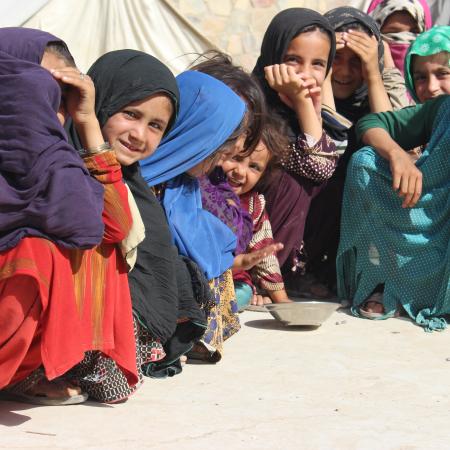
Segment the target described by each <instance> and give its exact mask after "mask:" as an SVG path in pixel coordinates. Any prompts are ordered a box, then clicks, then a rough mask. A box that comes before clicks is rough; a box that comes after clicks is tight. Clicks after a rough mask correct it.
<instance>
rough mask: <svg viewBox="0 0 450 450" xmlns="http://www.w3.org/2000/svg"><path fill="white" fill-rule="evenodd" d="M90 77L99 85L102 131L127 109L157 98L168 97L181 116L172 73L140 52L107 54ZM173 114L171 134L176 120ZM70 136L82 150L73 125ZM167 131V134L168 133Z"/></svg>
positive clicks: (97, 97)
mask: <svg viewBox="0 0 450 450" xmlns="http://www.w3.org/2000/svg"><path fill="white" fill-rule="evenodd" d="M88 75H89V76H90V77H91V78H92V81H93V82H94V85H95V114H96V115H97V119H98V121H99V122H100V127H103V125H105V123H106V121H107V120H108V119H109V118H110V117H111V116H112V115H113V114H115V113H116V112H118V111H120V110H121V109H122V108H123V107H124V106H126V105H128V104H130V103H132V102H135V101H138V100H142V99H145V98H147V97H149V96H150V95H154V94H160V93H162V94H166V95H167V96H168V97H169V98H170V99H171V101H172V103H173V107H174V111H175V112H176V113H177V112H178V106H179V105H178V103H179V98H180V94H179V92H178V86H177V83H176V81H175V78H174V76H173V74H172V72H171V71H170V70H169V69H168V67H166V66H165V65H164V64H163V63H162V62H161V61H159V60H158V59H156V58H155V57H153V56H151V55H148V54H147V53H144V52H140V51H138V50H115V51H112V52H108V53H105V54H104V55H103V56H101V57H100V58H99V59H97V61H96V62H95V63H94V64H93V65H92V66H91V68H90V69H89V71H88ZM176 113H175V114H173V116H172V118H171V121H170V123H169V125H168V127H167V130H169V129H170V127H171V126H172V125H173V123H174V121H175V119H176ZM68 128H69V134H70V137H71V139H72V140H73V142H74V143H75V145H76V147H77V148H81V147H82V146H81V143H80V141H79V139H78V135H77V133H76V130H75V128H74V127H73V124H69V126H68ZM167 130H166V131H167Z"/></svg>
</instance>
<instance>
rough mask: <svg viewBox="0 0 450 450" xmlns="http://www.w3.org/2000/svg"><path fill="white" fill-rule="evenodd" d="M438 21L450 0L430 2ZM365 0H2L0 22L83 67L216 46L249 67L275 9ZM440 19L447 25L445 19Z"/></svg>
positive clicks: (177, 62) (174, 61)
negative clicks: (37, 34)
mask: <svg viewBox="0 0 450 450" xmlns="http://www.w3.org/2000/svg"><path fill="white" fill-rule="evenodd" d="M429 1H430V3H432V7H433V12H434V14H435V17H438V18H439V21H440V23H442V21H444V23H446V24H448V23H449V16H450V1H449V0H429ZM369 2H370V0H349V1H348V0H2V1H1V2H0V26H25V27H31V28H39V29H43V30H46V31H49V32H50V33H53V34H55V35H56V36H58V37H60V38H61V39H63V40H64V41H66V42H67V44H68V46H69V48H70V50H71V52H72V53H73V55H74V57H75V60H76V62H77V64H78V66H79V68H80V69H81V70H82V71H86V70H87V69H88V68H89V67H90V65H91V64H92V62H94V61H95V60H96V59H97V58H98V57H99V56H100V55H102V54H104V53H105V52H107V51H110V50H116V49H121V48H134V49H138V50H143V51H145V52H147V53H150V54H152V55H154V56H156V57H157V58H159V59H160V60H162V61H164V62H165V63H166V64H167V65H168V66H169V67H170V68H171V69H172V70H173V72H174V73H179V72H181V71H183V70H185V69H186V68H187V67H188V66H189V64H190V63H192V62H193V61H194V60H195V58H196V57H197V55H198V54H200V53H203V52H204V51H206V50H208V49H211V48H217V49H220V50H223V51H225V52H226V53H229V54H230V55H232V56H233V58H234V61H235V62H237V63H239V64H241V65H243V66H244V67H245V68H247V69H251V68H252V67H253V65H254V63H255V60H256V57H257V55H258V53H259V46H260V43H261V40H262V35H263V33H264V31H265V29H266V27H267V25H268V23H269V22H270V20H271V18H272V17H273V16H274V15H275V14H276V13H277V12H278V11H280V10H282V9H285V8H288V7H292V6H305V7H309V8H312V9H316V10H318V11H320V12H324V11H326V10H328V9H331V8H334V7H336V6H340V5H344V4H347V5H348V4H351V5H352V6H355V7H358V8H361V9H363V10H365V9H366V8H367V5H368V3H369ZM445 21H446V22H445Z"/></svg>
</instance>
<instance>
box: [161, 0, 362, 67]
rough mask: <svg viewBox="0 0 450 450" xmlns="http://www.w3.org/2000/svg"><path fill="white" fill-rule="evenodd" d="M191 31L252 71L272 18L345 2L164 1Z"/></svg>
mask: <svg viewBox="0 0 450 450" xmlns="http://www.w3.org/2000/svg"><path fill="white" fill-rule="evenodd" d="M167 2H168V3H170V4H171V5H172V6H173V7H174V9H175V10H176V11H177V12H178V13H179V14H180V15H181V16H182V17H184V18H185V19H186V20H187V21H188V22H189V23H190V24H191V25H192V26H193V27H194V28H196V29H197V30H198V31H199V32H200V33H201V34H203V35H204V36H205V37H207V38H208V39H209V40H210V41H211V42H213V43H214V44H215V45H217V47H218V48H220V49H221V50H223V51H225V52H226V53H228V54H230V55H231V56H232V57H233V59H234V61H235V62H236V63H237V64H241V65H242V66H244V67H245V68H247V69H252V68H253V66H254V64H255V61H256V58H257V56H258V54H259V49H260V46H261V41H262V37H263V35H264V32H265V31H266V28H267V25H268V24H269V22H270V20H271V19H272V17H273V16H274V15H275V14H277V13H278V12H279V11H281V10H283V9H286V8H292V7H308V8H311V9H315V10H316V11H319V12H322V13H323V12H325V11H328V10H329V9H332V8H335V7H337V6H341V5H344V4H347V5H348V4H350V3H353V4H355V3H356V4H358V3H362V1H358V0H356V1H348V0H347V1H346V0H167Z"/></svg>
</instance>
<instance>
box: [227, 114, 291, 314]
mask: <svg viewBox="0 0 450 450" xmlns="http://www.w3.org/2000/svg"><path fill="white" fill-rule="evenodd" d="M280 127H281V130H282V128H283V127H282V126H281V124H280V123H279V122H278V121H275V120H274V119H273V118H272V119H268V121H267V123H266V126H265V127H264V130H263V133H262V139H261V140H260V142H259V144H258V146H257V148H256V149H255V150H254V151H253V152H252V153H251V154H250V155H248V154H246V153H245V152H242V153H239V154H236V155H234V156H232V157H230V158H228V159H226V160H225V161H224V162H223V163H222V169H223V171H224V172H225V175H226V177H227V180H228V183H229V184H230V186H231V188H232V189H233V191H234V192H235V193H236V194H237V195H239V198H240V201H241V207H242V208H243V209H244V210H246V211H248V212H249V213H250V215H251V218H252V221H253V237H252V239H251V241H250V243H249V245H248V247H247V252H248V253H255V252H258V251H259V250H261V249H263V248H266V247H267V246H269V245H272V244H274V242H275V241H274V239H273V235H272V227H271V224H270V221H269V217H268V216H267V213H266V210H265V204H266V201H265V198H264V195H262V194H260V193H259V191H258V189H259V188H261V187H262V186H263V184H266V185H267V184H269V183H270V181H271V178H272V174H273V171H274V169H275V167H276V164H277V162H278V161H279V157H280V156H281V154H282V153H284V152H285V147H286V146H287V140H286V136H284V135H283V134H282V132H280ZM233 279H234V282H235V289H236V297H237V302H238V306H239V309H240V310H242V309H244V308H245V307H246V306H247V305H248V304H249V303H251V304H252V305H257V306H261V305H264V304H267V303H272V302H275V303H279V302H288V301H290V300H289V298H288V295H287V293H286V291H285V288H284V282H283V277H282V275H281V271H280V266H279V263H278V259H277V258H276V256H275V255H274V254H269V255H267V256H266V257H265V258H264V259H262V260H261V261H260V262H258V263H257V264H256V265H255V266H254V267H252V268H250V269H249V270H243V269H241V270H233Z"/></svg>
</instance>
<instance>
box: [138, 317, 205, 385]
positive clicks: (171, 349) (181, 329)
mask: <svg viewBox="0 0 450 450" xmlns="http://www.w3.org/2000/svg"><path fill="white" fill-rule="evenodd" d="M205 329H206V326H204V325H202V324H197V323H194V322H183V323H179V324H178V325H177V329H176V331H175V333H174V335H173V336H172V338H171V339H170V341H169V342H167V343H166V344H165V345H164V351H165V352H166V357H165V358H164V359H163V360H162V361H159V362H156V363H148V364H144V365H143V366H142V370H143V372H144V374H145V375H146V376H148V377H152V378H166V377H173V376H174V375H177V374H179V373H181V371H182V368H181V363H180V356H182V355H184V354H186V353H187V352H188V351H189V350H191V349H192V347H193V344H194V342H196V341H198V340H199V339H200V338H201V337H202V336H203V333H204V332H205Z"/></svg>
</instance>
